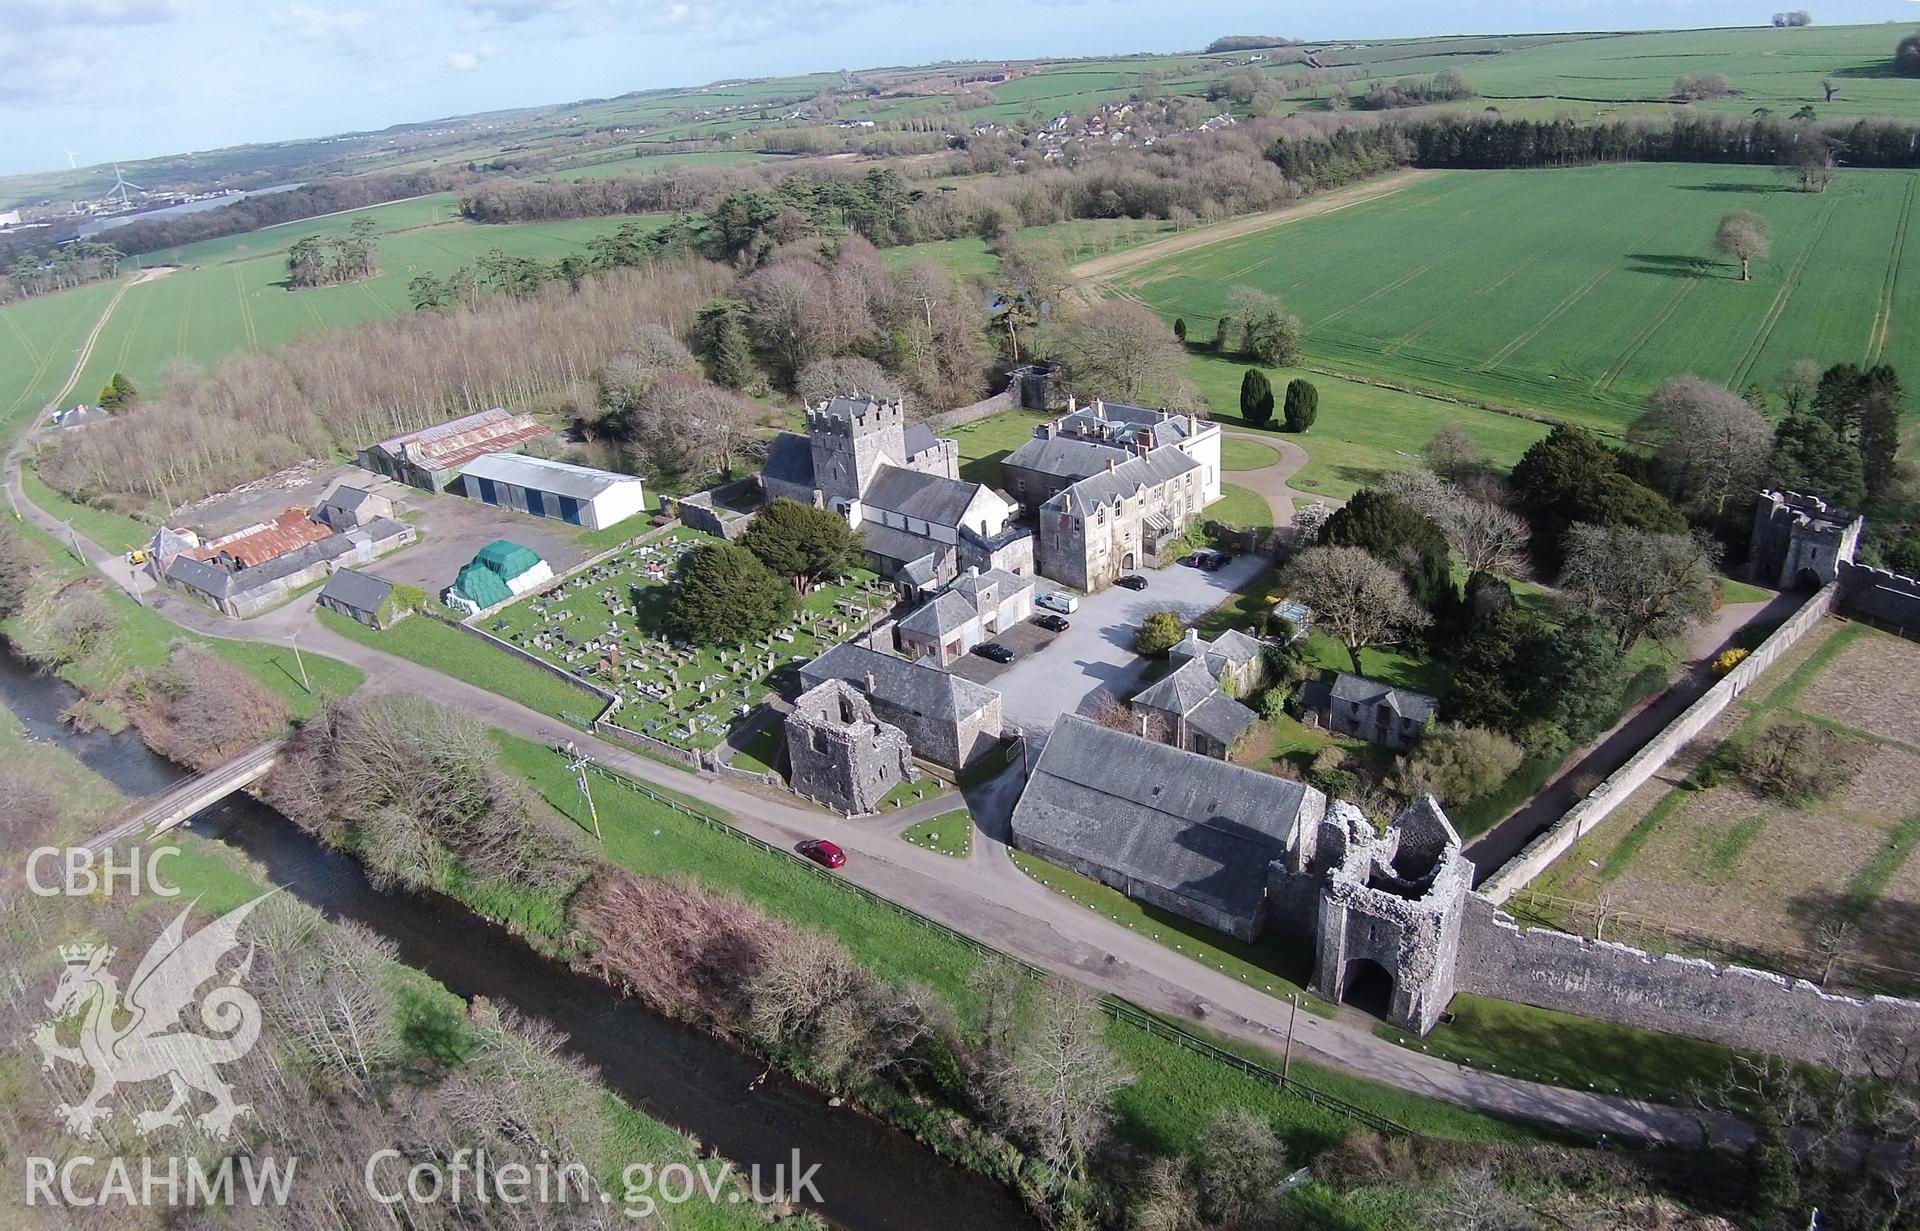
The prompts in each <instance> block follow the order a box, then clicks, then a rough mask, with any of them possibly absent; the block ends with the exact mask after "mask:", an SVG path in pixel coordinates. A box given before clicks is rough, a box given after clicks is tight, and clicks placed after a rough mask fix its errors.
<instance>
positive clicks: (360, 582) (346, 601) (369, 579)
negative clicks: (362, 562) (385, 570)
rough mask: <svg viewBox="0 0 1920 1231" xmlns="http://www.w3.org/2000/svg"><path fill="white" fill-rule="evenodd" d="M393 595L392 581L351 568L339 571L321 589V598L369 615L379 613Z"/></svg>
mask: <svg viewBox="0 0 1920 1231" xmlns="http://www.w3.org/2000/svg"><path fill="white" fill-rule="evenodd" d="M392 593H393V583H392V582H391V581H388V580H387V579H385V578H384V577H375V576H373V575H371V574H369V573H360V572H355V571H354V570H353V569H350V568H343V569H340V570H338V571H337V572H335V573H334V575H333V576H331V577H329V578H327V584H326V585H324V586H322V587H320V597H321V598H323V599H327V600H330V601H332V602H336V603H339V604H340V605H341V606H343V607H350V608H352V609H353V610H355V611H364V612H366V613H368V614H369V615H371V614H373V613H375V612H377V611H379V610H380V608H381V607H382V606H383V605H384V604H385V603H386V601H387V596H388V595H390V594H392Z"/></svg>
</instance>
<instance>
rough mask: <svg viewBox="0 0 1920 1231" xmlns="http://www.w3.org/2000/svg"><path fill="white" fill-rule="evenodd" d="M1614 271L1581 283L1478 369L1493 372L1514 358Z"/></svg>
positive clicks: (1601, 272) (1610, 267)
mask: <svg viewBox="0 0 1920 1231" xmlns="http://www.w3.org/2000/svg"><path fill="white" fill-rule="evenodd" d="M1612 272H1613V267H1612V266H1608V267H1606V268H1605V269H1602V270H1601V271H1600V272H1599V273H1597V274H1595V275H1593V277H1591V278H1588V279H1587V280H1586V281H1585V282H1583V283H1581V284H1580V285H1579V286H1578V287H1577V288H1575V290H1574V292H1573V294H1571V295H1569V296H1567V297H1566V298H1565V299H1563V300H1561V301H1560V302H1559V303H1557V304H1555V305H1554V306H1553V309H1552V310H1551V311H1549V312H1547V313H1545V314H1544V315H1542V316H1541V317H1540V319H1539V320H1537V321H1535V322H1534V324H1533V328H1531V329H1528V330H1526V331H1525V332H1523V333H1521V334H1519V335H1518V336H1516V337H1515V338H1514V339H1513V340H1512V341H1510V342H1508V343H1507V344H1506V345H1505V346H1503V347H1501V348H1500V349H1499V350H1497V351H1495V352H1493V354H1491V355H1489V356H1488V357H1487V359H1486V362H1484V363H1482V364H1480V365H1479V367H1478V368H1477V369H1476V370H1477V371H1481V372H1491V371H1493V370H1494V369H1495V368H1497V367H1499V366H1500V365H1501V364H1503V363H1505V362H1506V361H1507V360H1508V359H1510V358H1512V357H1513V355H1514V353H1515V352H1517V351H1518V350H1519V349H1520V348H1521V347H1523V346H1525V345H1526V344H1527V343H1529V342H1531V341H1533V340H1534V339H1535V338H1537V337H1539V336H1540V335H1541V334H1543V333H1545V332H1546V331H1547V330H1548V328H1550V327H1551V326H1552V325H1553V323H1554V322H1555V321H1557V320H1559V319H1560V318H1561V317H1563V316H1565V315H1566V314H1567V313H1568V312H1570V311H1572V310H1573V306H1574V305H1575V304H1577V303H1579V302H1580V301H1581V300H1583V299H1585V298H1586V297H1587V296H1588V295H1590V294H1592V292H1593V288H1594V287H1596V286H1599V285H1600V284H1601V283H1602V282H1604V281H1606V279H1607V275H1608V274H1610V273H1612Z"/></svg>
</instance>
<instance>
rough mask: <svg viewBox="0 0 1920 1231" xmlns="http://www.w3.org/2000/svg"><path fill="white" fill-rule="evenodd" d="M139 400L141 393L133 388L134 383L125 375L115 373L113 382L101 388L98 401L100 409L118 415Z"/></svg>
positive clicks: (110, 381)
mask: <svg viewBox="0 0 1920 1231" xmlns="http://www.w3.org/2000/svg"><path fill="white" fill-rule="evenodd" d="M139 398H140V391H139V390H137V389H135V388H134V387H133V382H132V381H130V380H128V379H127V378H126V376H125V375H124V374H123V373H120V372H115V373H114V374H113V379H112V380H109V381H108V382H107V383H106V384H104V385H102V386H100V396H99V398H98V401H99V403H100V409H102V410H104V411H108V412H110V413H112V414H116V415H117V414H119V413H120V412H121V411H123V410H125V409H127V408H128V407H129V406H132V405H133V404H134V403H135V402H136V401H138V400H139Z"/></svg>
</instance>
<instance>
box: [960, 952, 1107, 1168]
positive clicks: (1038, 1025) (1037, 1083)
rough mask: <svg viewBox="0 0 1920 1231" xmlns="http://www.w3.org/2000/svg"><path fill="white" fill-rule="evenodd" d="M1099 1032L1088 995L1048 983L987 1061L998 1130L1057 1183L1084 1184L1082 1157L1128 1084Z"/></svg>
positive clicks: (1102, 1020)
mask: <svg viewBox="0 0 1920 1231" xmlns="http://www.w3.org/2000/svg"><path fill="white" fill-rule="evenodd" d="M1106 1026H1107V1019H1106V1015H1105V1014H1104V1013H1102V1012H1101V1011H1100V1002H1099V998H1098V997H1096V996H1095V995H1094V993H1093V992H1092V991H1091V990H1090V989H1088V988H1086V987H1084V986H1082V985H1081V984H1078V983H1070V982H1064V981H1054V982H1049V983H1047V984H1045V985H1043V986H1042V987H1041V988H1040V990H1039V992H1038V994H1037V995H1036V996H1035V997H1034V1001H1033V1004H1032V1005H1031V1006H1030V1008H1029V1013H1028V1015H1027V1017H1026V1021H1025V1028H1024V1030H1023V1031H1022V1032H1021V1034H1020V1036H1019V1037H1018V1038H1017V1039H1016V1040H1015V1041H1014V1042H1013V1044H1012V1046H1011V1047H1010V1048H1009V1049H1007V1050H1006V1051H1004V1052H1001V1053H999V1054H996V1055H993V1056H991V1057H990V1058H989V1059H988V1065H989V1081H990V1083H991V1085H990V1088H991V1090H992V1098H993V1104H994V1108H995V1111H996V1112H997V1116H998V1119H999V1120H1000V1122H1001V1124H1002V1125H1004V1126H1005V1127H1006V1128H1007V1130H1008V1131H1009V1132H1011V1133H1013V1134H1014V1135H1015V1136H1017V1137H1019V1138H1021V1139H1022V1140H1024V1141H1026V1142H1028V1143H1029V1144H1030V1145H1031V1146H1032V1148H1033V1150H1034V1152H1035V1153H1036V1155H1037V1156H1038V1157H1039V1158H1040V1160H1041V1161H1043V1162H1044V1163H1046V1164H1047V1166H1048V1167H1049V1168H1050V1169H1051V1170H1052V1171H1053V1172H1054V1174H1055V1175H1056V1176H1057V1177H1058V1178H1059V1180H1060V1181H1062V1182H1065V1183H1076V1182H1078V1181H1080V1180H1082V1179H1084V1178H1086V1175H1087V1160H1088V1157H1089V1156H1090V1155H1091V1154H1092V1152H1093V1150H1094V1148H1095V1147H1096V1146H1098V1145H1099V1144H1100V1142H1101V1141H1102V1140H1103V1139H1104V1138H1105V1137H1106V1134H1107V1129H1108V1126H1109V1120H1110V1117H1111V1110H1110V1108H1109V1106H1108V1104H1109V1101H1110V1100H1111V1099H1112V1098H1113V1095H1114V1094H1115V1092H1117V1091H1119V1090H1120V1089H1122V1088H1123V1087H1125V1086H1126V1085H1128V1084H1129V1083H1131V1082H1132V1080H1133V1075H1132V1074H1131V1073H1129V1072H1128V1071H1127V1069H1126V1066H1125V1065H1124V1064H1122V1063H1121V1061H1120V1059H1119V1057H1117V1056H1115V1055H1114V1054H1113V1050H1112V1049H1111V1048H1109V1047H1108V1046H1107V1042H1106Z"/></svg>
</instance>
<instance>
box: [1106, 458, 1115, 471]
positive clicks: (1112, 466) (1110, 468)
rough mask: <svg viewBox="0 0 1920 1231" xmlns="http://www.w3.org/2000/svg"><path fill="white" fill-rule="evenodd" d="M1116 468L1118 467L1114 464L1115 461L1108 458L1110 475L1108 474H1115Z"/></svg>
mask: <svg viewBox="0 0 1920 1231" xmlns="http://www.w3.org/2000/svg"><path fill="white" fill-rule="evenodd" d="M1116 468H1117V467H1116V463H1115V462H1114V460H1113V459H1112V458H1108V459H1107V473H1108V474H1112V473H1113V472H1114V470H1115V469H1116Z"/></svg>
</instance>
